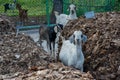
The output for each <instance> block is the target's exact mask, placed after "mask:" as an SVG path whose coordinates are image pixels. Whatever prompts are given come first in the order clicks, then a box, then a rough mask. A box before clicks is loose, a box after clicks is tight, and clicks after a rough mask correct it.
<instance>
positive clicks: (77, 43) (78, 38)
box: [59, 31, 87, 71]
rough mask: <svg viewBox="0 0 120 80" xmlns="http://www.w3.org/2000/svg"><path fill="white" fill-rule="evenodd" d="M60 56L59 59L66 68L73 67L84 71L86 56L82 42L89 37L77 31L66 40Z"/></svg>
mask: <svg viewBox="0 0 120 80" xmlns="http://www.w3.org/2000/svg"><path fill="white" fill-rule="evenodd" d="M62 40H63V44H62V47H61V51H60V54H59V59H60V60H61V61H62V62H63V64H64V65H66V66H71V67H74V68H77V69H79V70H81V71H83V64H84V55H83V52H82V40H83V41H86V40H87V37H86V36H85V35H83V34H82V32H81V31H75V32H74V33H73V35H72V36H71V37H70V39H69V40H64V38H63V37H62Z"/></svg>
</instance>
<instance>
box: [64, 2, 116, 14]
mask: <svg viewBox="0 0 120 80" xmlns="http://www.w3.org/2000/svg"><path fill="white" fill-rule="evenodd" d="M63 1H64V9H63V12H64V13H68V12H67V11H66V10H67V8H68V5H69V4H70V3H74V4H75V5H76V6H77V14H78V15H79V16H80V15H83V14H84V13H85V12H88V11H94V12H106V11H112V10H113V9H114V6H115V0H63Z"/></svg>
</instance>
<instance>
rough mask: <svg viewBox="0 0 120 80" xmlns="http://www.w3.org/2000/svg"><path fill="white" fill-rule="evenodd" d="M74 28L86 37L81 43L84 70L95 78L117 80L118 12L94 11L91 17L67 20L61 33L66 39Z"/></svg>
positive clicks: (119, 61) (119, 64)
mask: <svg viewBox="0 0 120 80" xmlns="http://www.w3.org/2000/svg"><path fill="white" fill-rule="evenodd" d="M75 30H81V31H82V32H83V34H85V35H87V37H88V40H87V42H86V43H84V44H83V52H84V55H85V64H84V66H85V70H86V71H90V72H91V73H92V75H93V76H94V78H96V79H97V80H98V79H102V80H111V79H114V80H119V79H120V76H119V75H120V71H119V67H120V12H107V13H96V14H95V17H94V18H92V19H85V18H84V17H80V18H79V19H76V20H74V21H69V23H68V24H67V25H66V26H65V28H64V30H63V32H62V35H63V36H64V37H65V38H66V39H68V38H69V36H70V35H71V34H72V33H73V32H74V31H75ZM60 45H61V44H60Z"/></svg>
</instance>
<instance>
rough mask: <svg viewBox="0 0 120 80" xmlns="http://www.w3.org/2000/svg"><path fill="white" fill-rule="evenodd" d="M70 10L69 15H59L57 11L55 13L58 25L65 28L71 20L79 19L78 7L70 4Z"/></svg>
mask: <svg viewBox="0 0 120 80" xmlns="http://www.w3.org/2000/svg"><path fill="white" fill-rule="evenodd" d="M68 10H69V11H70V14H69V15H66V14H59V13H58V12H57V11H54V13H55V17H56V24H62V25H63V26H65V25H66V24H67V22H68V21H69V20H74V19H77V15H76V6H75V5H74V4H70V5H69V8H68Z"/></svg>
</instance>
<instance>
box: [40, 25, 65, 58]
mask: <svg viewBox="0 0 120 80" xmlns="http://www.w3.org/2000/svg"><path fill="white" fill-rule="evenodd" d="M62 27H63V25H60V24H57V25H55V26H51V27H49V26H46V25H41V26H40V28H39V35H40V38H39V42H40V46H42V40H46V41H47V48H48V49H50V53H51V56H52V57H54V58H55V59H56V57H57V54H56V53H55V41H56V38H57V34H58V33H59V32H60V31H61V30H62Z"/></svg>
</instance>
